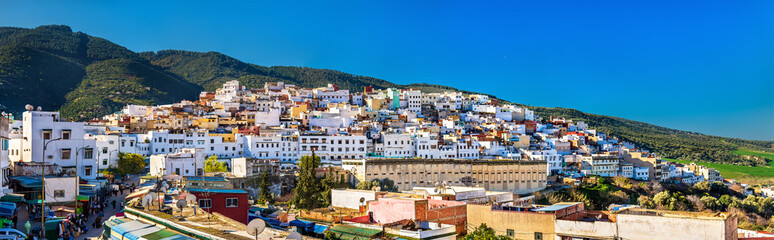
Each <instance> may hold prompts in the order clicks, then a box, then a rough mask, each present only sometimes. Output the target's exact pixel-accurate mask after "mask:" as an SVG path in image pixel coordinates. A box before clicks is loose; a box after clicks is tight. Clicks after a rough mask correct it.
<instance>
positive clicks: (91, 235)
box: [15, 176, 139, 239]
mask: <svg viewBox="0 0 774 240" xmlns="http://www.w3.org/2000/svg"><path fill="white" fill-rule="evenodd" d="M138 181H139V178H138V177H136V176H131V177H130V178H129V180H128V181H124V184H129V185H131V184H132V183H138ZM126 195H129V190H128V189H126V190H124V194H120V193H119V195H118V196H116V197H111V198H108V201H107V202H108V204H106V207H105V209H104V214H105V216H104V217H103V218H102V220H103V221H105V220H107V219H109V218H110V217H111V216H114V215H115V214H116V213H118V211H120V210H121V206H120V205H121V203H122V202H123V200H124V197H126ZM113 200H116V207H115V208H113V207H112V205H110V204H109V203H110V202H112V201H113ZM22 205H25V204H22ZM17 211H18V222H17V224H16V226H15V227H16V229H17V230H19V231H22V232H24V233H27V230H26V229H25V228H24V224H25V223H26V222H27V221H28V220H29V215H28V214H27V211H26V207H25V206H20V207H19V208H18V210H17ZM95 218H97V216H96V214H92V216H90V217H89V220H88V221H87V223H88V227H89V231H88V232H86V233H85V234H83V235H81V236H78V238H76V239H97V238H98V237H99V236H100V234H102V227H99V228H97V229H92V227H91V223H93V222H94V219H95ZM30 224H31V225H32V228H31V229H35V228H36V227H38V226H40V222H39V221H30Z"/></svg>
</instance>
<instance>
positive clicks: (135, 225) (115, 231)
mask: <svg viewBox="0 0 774 240" xmlns="http://www.w3.org/2000/svg"><path fill="white" fill-rule="evenodd" d="M110 230H111V233H110V236H111V238H117V239H129V240H138V239H140V237H141V236H144V235H148V234H151V233H154V232H158V231H160V230H161V228H157V227H154V226H151V225H150V224H145V223H141V222H138V221H132V222H127V223H122V224H118V225H115V226H113V227H112V228H111V229H110Z"/></svg>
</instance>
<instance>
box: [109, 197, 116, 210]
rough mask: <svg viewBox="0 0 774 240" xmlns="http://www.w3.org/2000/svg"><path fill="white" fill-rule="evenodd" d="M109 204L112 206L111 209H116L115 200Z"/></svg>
mask: <svg viewBox="0 0 774 240" xmlns="http://www.w3.org/2000/svg"><path fill="white" fill-rule="evenodd" d="M110 204H112V205H113V209H116V200H115V199H113V201H112V202H110Z"/></svg>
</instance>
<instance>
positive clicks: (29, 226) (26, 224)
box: [24, 220, 32, 235]
mask: <svg viewBox="0 0 774 240" xmlns="http://www.w3.org/2000/svg"><path fill="white" fill-rule="evenodd" d="M30 228H32V224H30V220H27V223H25V224H24V229H26V230H27V235H30Z"/></svg>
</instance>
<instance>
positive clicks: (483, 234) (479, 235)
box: [463, 223, 510, 240]
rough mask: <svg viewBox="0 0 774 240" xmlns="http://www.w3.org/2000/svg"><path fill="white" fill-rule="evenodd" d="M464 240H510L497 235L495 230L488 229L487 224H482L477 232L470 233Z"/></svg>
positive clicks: (477, 228)
mask: <svg viewBox="0 0 774 240" xmlns="http://www.w3.org/2000/svg"><path fill="white" fill-rule="evenodd" d="M463 239H464V240H481V239H485V240H510V238H509V237H506V236H503V235H497V234H496V233H495V230H494V229H492V228H490V227H488V226H487V225H486V223H482V224H481V225H480V226H478V227H476V229H475V230H473V231H472V232H469V233H468V234H466V235H465V237H463Z"/></svg>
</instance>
